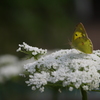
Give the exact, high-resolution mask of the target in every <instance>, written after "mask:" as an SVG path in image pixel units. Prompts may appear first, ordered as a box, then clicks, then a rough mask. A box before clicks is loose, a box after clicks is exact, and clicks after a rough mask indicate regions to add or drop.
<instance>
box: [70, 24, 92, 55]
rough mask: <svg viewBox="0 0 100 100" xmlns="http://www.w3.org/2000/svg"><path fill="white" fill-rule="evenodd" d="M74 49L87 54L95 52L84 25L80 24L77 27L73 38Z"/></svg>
mask: <svg viewBox="0 0 100 100" xmlns="http://www.w3.org/2000/svg"><path fill="white" fill-rule="evenodd" d="M72 47H73V48H75V49H78V50H80V51H82V52H84V53H86V54H91V53H92V52H93V44H92V42H91V40H90V39H89V38H88V35H87V33H86V30H85V28H84V26H83V24H82V23H79V24H78V25H77V26H76V29H75V31H74V34H73V37H72Z"/></svg>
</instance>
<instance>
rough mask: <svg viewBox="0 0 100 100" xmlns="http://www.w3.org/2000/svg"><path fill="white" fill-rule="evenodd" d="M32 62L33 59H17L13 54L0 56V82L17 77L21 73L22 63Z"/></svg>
mask: <svg viewBox="0 0 100 100" xmlns="http://www.w3.org/2000/svg"><path fill="white" fill-rule="evenodd" d="M31 62H33V59H28V60H26V59H23V60H19V59H18V58H17V57H16V56H14V55H8V54H7V55H2V56H0V84H2V83H5V82H6V81H8V80H11V79H12V78H13V77H19V74H20V73H23V65H24V64H27V63H31Z"/></svg>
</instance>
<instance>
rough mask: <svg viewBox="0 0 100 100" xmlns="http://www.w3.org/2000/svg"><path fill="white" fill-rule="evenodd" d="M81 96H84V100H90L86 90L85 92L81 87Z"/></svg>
mask: <svg viewBox="0 0 100 100" xmlns="http://www.w3.org/2000/svg"><path fill="white" fill-rule="evenodd" d="M81 94H82V100H88V99H87V92H86V91H85V90H83V88H82V87H81Z"/></svg>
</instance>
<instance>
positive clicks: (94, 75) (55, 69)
mask: <svg viewBox="0 0 100 100" xmlns="http://www.w3.org/2000/svg"><path fill="white" fill-rule="evenodd" d="M24 68H25V69H26V71H27V72H29V80H28V81H26V83H27V84H28V85H29V86H30V85H31V86H32V89H33V90H36V89H39V90H40V91H41V92H43V91H44V88H45V85H48V84H49V83H51V84H55V85H56V84H58V83H59V84H60V86H62V87H69V90H70V91H72V90H73V89H74V88H76V89H79V88H83V90H88V91H91V90H94V89H98V88H99V83H100V50H95V51H94V52H93V54H85V53H81V52H80V51H77V50H75V49H66V50H59V51H56V52H54V53H52V54H49V55H46V56H44V57H41V58H40V59H38V60H36V61H34V62H33V63H29V64H26V65H25V66H24Z"/></svg>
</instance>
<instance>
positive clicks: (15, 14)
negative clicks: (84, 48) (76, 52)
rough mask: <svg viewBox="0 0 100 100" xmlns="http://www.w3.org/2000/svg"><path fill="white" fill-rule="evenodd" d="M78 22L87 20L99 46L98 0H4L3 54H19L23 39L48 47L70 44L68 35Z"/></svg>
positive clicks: (0, 12)
mask: <svg viewBox="0 0 100 100" xmlns="http://www.w3.org/2000/svg"><path fill="white" fill-rule="evenodd" d="M79 22H82V23H83V24H84V26H85V28H86V30H87V33H88V35H89V37H90V38H91V40H92V41H93V44H94V49H100V46H99V42H100V39H99V36H100V35H99V32H100V28H99V26H100V24H99V22H100V3H99V1H98V0H24V1H22V0H2V1H0V34H1V35H0V46H1V49H0V55H2V54H7V53H10V54H14V55H17V56H20V55H21V53H16V49H17V48H18V44H21V43H22V42H26V43H27V44H29V45H31V46H36V47H41V48H45V49H63V48H70V46H69V45H68V39H70V40H71V37H72V34H73V31H74V28H75V26H76V25H77V24H78V23H79ZM66 44H67V45H66Z"/></svg>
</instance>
